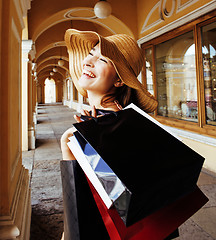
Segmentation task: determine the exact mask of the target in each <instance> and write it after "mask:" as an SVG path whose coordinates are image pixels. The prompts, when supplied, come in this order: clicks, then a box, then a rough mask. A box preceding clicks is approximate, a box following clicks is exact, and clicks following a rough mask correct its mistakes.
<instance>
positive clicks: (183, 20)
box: [137, 0, 216, 44]
mask: <svg viewBox="0 0 216 240" xmlns="http://www.w3.org/2000/svg"><path fill="white" fill-rule="evenodd" d="M215 8H216V1H215V0H212V1H211V2H209V3H207V4H205V5H204V6H202V7H200V8H197V9H196V10H194V11H192V12H190V13H188V14H186V15H184V16H182V17H181V18H179V19H177V20H175V21H173V22H171V23H169V24H167V25H165V26H163V27H161V28H160V29H157V30H156V31H154V32H152V33H150V34H148V35H146V36H144V37H142V38H140V39H139V40H138V41H137V42H138V44H143V43H145V42H148V41H150V40H152V39H154V38H156V37H158V36H160V35H162V34H164V33H166V32H169V31H171V30H173V29H175V28H177V27H180V26H182V25H184V24H186V23H188V22H190V21H191V20H194V19H196V18H198V17H201V16H202V15H204V14H206V13H208V12H211V11H212V10H213V9H215Z"/></svg>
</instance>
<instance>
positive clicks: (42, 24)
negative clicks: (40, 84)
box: [28, 0, 137, 81]
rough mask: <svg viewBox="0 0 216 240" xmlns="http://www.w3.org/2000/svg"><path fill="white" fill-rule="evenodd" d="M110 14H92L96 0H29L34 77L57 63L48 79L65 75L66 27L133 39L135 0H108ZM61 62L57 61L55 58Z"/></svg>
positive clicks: (41, 77) (40, 76)
mask: <svg viewBox="0 0 216 240" xmlns="http://www.w3.org/2000/svg"><path fill="white" fill-rule="evenodd" d="M108 1H109V3H110V4H111V6H112V14H111V16H109V17H108V18H106V19H98V18H96V17H95V15H94V11H93V8H94V5H95V4H96V3H97V0H80V1H77V0H60V1H59V0H45V1H44V0H33V1H32V2H31V9H30V11H29V13H28V39H31V40H33V42H34V43H35V49H36V55H35V59H34V62H35V63H36V72H37V78H38V80H39V81H44V80H45V79H46V78H47V77H49V76H50V72H51V71H52V70H53V68H54V67H55V66H57V70H58V71H57V72H56V73H54V75H53V76H52V78H54V80H57V81H59V80H61V81H63V79H65V78H66V76H68V74H69V72H68V69H69V59H68V53H67V49H66V46H65V42H64V34H65V31H66V30H67V29H68V28H75V29H78V30H91V31H96V32H98V33H99V34H101V35H103V36H107V35H111V34H115V33H126V34H129V35H131V36H133V37H135V38H137V17H136V11H137V10H136V1H134V0H124V1H122V0H108ZM60 58H61V59H63V60H64V65H63V66H59V65H58V64H57V62H58V60H59V59H60Z"/></svg>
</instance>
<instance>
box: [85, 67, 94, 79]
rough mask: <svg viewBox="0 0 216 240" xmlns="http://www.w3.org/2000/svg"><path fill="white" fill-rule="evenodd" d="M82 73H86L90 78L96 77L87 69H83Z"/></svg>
mask: <svg viewBox="0 0 216 240" xmlns="http://www.w3.org/2000/svg"><path fill="white" fill-rule="evenodd" d="M83 74H84V75H87V76H88V77H90V78H95V77H96V76H95V75H94V74H93V73H92V72H90V71H88V70H86V69H84V70H83Z"/></svg>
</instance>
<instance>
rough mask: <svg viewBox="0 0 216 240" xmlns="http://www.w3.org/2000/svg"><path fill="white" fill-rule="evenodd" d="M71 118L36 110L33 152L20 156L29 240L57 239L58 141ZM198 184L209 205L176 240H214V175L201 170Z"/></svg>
mask: <svg viewBox="0 0 216 240" xmlns="http://www.w3.org/2000/svg"><path fill="white" fill-rule="evenodd" d="M74 114H75V112H74V110H72V109H69V108H67V107H65V106H63V105H60V104H53V105H52V104H49V105H39V106H38V116H37V131H36V139H37V140H36V149H35V150H31V151H27V152H23V164H24V165H25V166H26V168H28V169H29V170H30V174H31V182H30V184H31V194H32V196H31V201H32V219H31V240H39V239H43V240H55V239H61V234H62V232H63V203H62V190H61V175H60V167H59V161H60V160H61V150H60V143H59V141H60V137H61V135H62V133H63V132H64V131H65V130H66V129H68V128H69V127H71V126H72V124H73V123H74V118H73V115H74ZM198 184H199V186H200V188H201V190H202V191H203V192H204V193H205V194H206V195H207V196H208V198H209V199H210V201H209V202H208V203H207V204H206V205H205V206H204V207H203V208H202V209H201V210H199V211H198V212H197V213H196V214H195V215H194V216H192V217H191V218H190V219H189V220H188V221H186V222H185V223H184V224H183V225H182V226H181V227H180V237H179V238H178V240H216V175H214V174H212V173H210V172H207V171H206V170H205V169H203V171H202V173H201V175H200V178H199V182H198Z"/></svg>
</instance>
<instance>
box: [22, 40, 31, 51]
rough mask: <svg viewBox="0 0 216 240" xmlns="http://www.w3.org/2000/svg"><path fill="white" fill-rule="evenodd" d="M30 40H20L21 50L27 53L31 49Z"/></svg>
mask: <svg viewBox="0 0 216 240" xmlns="http://www.w3.org/2000/svg"><path fill="white" fill-rule="evenodd" d="M32 44H33V41H32V40H22V52H25V53H29V51H30V50H31V49H32Z"/></svg>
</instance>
